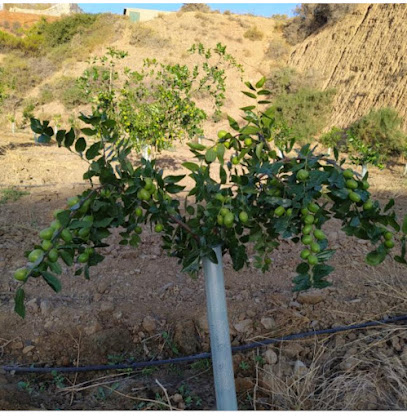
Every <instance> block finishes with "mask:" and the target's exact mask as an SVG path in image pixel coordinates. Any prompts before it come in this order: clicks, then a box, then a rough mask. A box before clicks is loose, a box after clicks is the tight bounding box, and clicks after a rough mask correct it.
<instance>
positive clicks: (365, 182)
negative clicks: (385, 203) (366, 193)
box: [362, 180, 370, 190]
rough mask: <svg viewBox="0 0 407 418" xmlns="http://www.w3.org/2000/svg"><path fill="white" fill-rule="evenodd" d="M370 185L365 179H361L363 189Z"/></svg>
mask: <svg viewBox="0 0 407 418" xmlns="http://www.w3.org/2000/svg"><path fill="white" fill-rule="evenodd" d="M369 187H370V184H369V182H368V181H367V180H363V182H362V188H363V190H367V189H368V188H369Z"/></svg>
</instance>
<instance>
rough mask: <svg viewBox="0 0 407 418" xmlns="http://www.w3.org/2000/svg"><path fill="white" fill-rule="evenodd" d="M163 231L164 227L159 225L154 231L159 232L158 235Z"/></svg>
mask: <svg viewBox="0 0 407 418" xmlns="http://www.w3.org/2000/svg"><path fill="white" fill-rule="evenodd" d="M163 229H164V226H163V225H162V224H157V225H156V226H155V227H154V231H155V232H157V233H159V232H161V231H162V230H163Z"/></svg>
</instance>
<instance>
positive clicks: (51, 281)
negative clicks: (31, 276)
mask: <svg viewBox="0 0 407 418" xmlns="http://www.w3.org/2000/svg"><path fill="white" fill-rule="evenodd" d="M41 276H42V277H43V278H44V280H45V281H46V282H47V283H48V285H49V286H50V287H51V288H52V289H53V290H54V292H57V293H58V292H60V291H61V289H62V286H61V282H60V281H59V280H58V279H57V278H56V277H55V276H54V275H53V274H51V273H49V272H48V271H43V272H42V273H41Z"/></svg>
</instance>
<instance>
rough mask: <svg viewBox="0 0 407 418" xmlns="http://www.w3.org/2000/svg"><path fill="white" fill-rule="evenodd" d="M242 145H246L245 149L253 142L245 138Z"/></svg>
mask: <svg viewBox="0 0 407 418" xmlns="http://www.w3.org/2000/svg"><path fill="white" fill-rule="evenodd" d="M244 144H245V145H246V147H250V146H251V145H252V144H253V141H252V139H251V138H246V139H245V140H244Z"/></svg>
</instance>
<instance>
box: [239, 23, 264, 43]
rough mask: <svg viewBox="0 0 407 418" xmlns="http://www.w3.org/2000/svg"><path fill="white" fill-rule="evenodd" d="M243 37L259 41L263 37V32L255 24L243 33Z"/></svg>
mask: <svg viewBox="0 0 407 418" xmlns="http://www.w3.org/2000/svg"><path fill="white" fill-rule="evenodd" d="M243 37H244V38H246V39H249V41H261V40H262V39H263V38H264V33H263V32H262V31H261V30H259V29H258V28H257V26H252V27H251V28H250V29H248V30H247V31H246V32H245V33H244V34H243Z"/></svg>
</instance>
